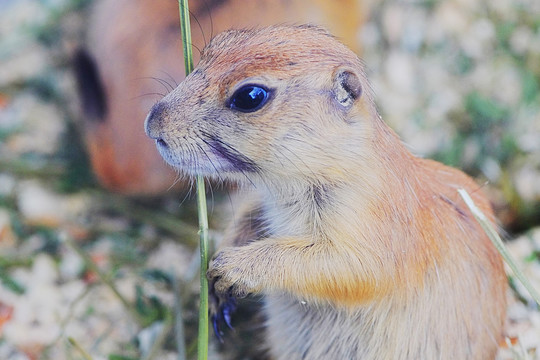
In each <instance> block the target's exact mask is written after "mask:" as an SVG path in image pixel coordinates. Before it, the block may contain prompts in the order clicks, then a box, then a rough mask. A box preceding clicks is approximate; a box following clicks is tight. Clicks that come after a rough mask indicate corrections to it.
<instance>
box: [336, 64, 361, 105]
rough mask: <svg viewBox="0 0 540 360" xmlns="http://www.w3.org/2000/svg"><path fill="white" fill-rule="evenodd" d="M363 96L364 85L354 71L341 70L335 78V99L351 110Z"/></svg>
mask: <svg viewBox="0 0 540 360" xmlns="http://www.w3.org/2000/svg"><path fill="white" fill-rule="evenodd" d="M361 95H362V83H361V82H360V78H359V77H358V76H357V75H356V73H355V72H354V71H353V70H350V69H343V68H340V69H338V70H337V71H336V72H335V76H334V88H333V96H334V99H335V100H336V101H337V102H338V103H339V104H340V105H341V106H343V107H344V108H349V107H351V105H352V104H353V103H354V101H355V100H356V99H358V98H359V97H360V96H361Z"/></svg>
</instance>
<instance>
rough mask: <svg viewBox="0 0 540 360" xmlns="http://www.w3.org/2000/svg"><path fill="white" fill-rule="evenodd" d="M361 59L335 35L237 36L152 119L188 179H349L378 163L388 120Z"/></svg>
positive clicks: (223, 41)
mask: <svg viewBox="0 0 540 360" xmlns="http://www.w3.org/2000/svg"><path fill="white" fill-rule="evenodd" d="M372 99H373V96H372V92H371V90H370V87H369V85H368V82H367V79H366V76H365V74H364V70H363V66H362V64H361V62H360V60H359V59H358V58H357V57H356V55H355V54H354V53H352V51H350V50H349V49H348V48H347V47H345V46H344V45H342V44H341V43H340V42H338V41H337V40H335V39H334V38H333V37H332V36H331V35H330V34H329V33H328V32H326V31H325V30H323V29H321V28H318V27H314V26H306V25H304V26H273V27H268V28H262V29H257V30H230V31H227V32H224V33H221V34H219V35H218V36H216V37H215V38H214V39H213V40H212V41H211V42H210V43H209V44H208V45H207V46H206V47H205V48H204V50H203V52H202V55H201V60H200V62H199V64H198V66H197V68H196V69H195V70H194V71H193V72H192V73H191V74H190V75H189V76H188V77H187V78H186V79H185V80H184V81H183V82H182V83H181V84H180V85H179V86H178V87H177V88H176V89H174V90H173V91H172V92H171V93H170V94H168V95H167V96H165V97H164V98H163V99H162V100H161V101H159V102H158V103H157V104H155V105H154V107H153V108H152V109H151V111H150V113H149V114H148V117H147V119H146V122H145V129H146V133H147V134H148V136H150V137H151V138H153V139H155V140H156V144H157V147H158V149H159V152H160V153H161V155H162V156H163V158H164V159H165V160H166V161H167V162H168V163H169V164H170V165H172V166H173V167H175V168H178V169H180V170H182V171H183V172H185V173H188V174H192V175H194V174H202V175H206V176H214V177H216V176H218V177H219V178H224V179H229V180H236V181H245V180H249V181H250V182H257V181H258V180H260V179H263V180H264V181H265V182H268V181H272V180H277V181H280V182H283V181H284V180H285V181H291V182H294V181H296V182H298V181H306V182H320V181H324V180H332V181H339V180H340V178H341V177H345V176H347V173H348V169H347V168H348V166H349V165H350V161H355V162H357V161H361V159H362V158H368V157H369V150H368V147H370V146H371V144H370V143H371V139H372V134H373V131H374V128H375V126H374V123H375V122H376V119H378V115H377V112H376V109H375V106H374V104H373V100H372Z"/></svg>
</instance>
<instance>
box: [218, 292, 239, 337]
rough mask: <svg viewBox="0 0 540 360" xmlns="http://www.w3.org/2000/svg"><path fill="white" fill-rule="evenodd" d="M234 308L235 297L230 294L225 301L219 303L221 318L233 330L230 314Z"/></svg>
mask: <svg viewBox="0 0 540 360" xmlns="http://www.w3.org/2000/svg"><path fill="white" fill-rule="evenodd" d="M235 310H236V299H235V298H234V297H232V296H229V298H228V299H227V301H226V302H224V303H223V304H221V307H220V312H221V313H222V314H223V320H224V321H225V324H227V327H228V328H229V329H231V330H233V327H232V325H231V315H232V313H233V312H234V311H235Z"/></svg>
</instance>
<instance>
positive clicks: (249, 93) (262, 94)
mask: <svg viewBox="0 0 540 360" xmlns="http://www.w3.org/2000/svg"><path fill="white" fill-rule="evenodd" d="M269 97H270V91H269V90H268V89H266V88H265V87H263V86H259V85H245V86H242V87H241V88H240V89H238V90H236V91H235V92H234V94H233V96H231V99H230V100H229V107H230V108H231V109H233V110H238V111H241V112H244V113H249V112H253V111H257V110H259V109H260V108H262V107H263V106H264V104H266V102H267V101H268V99H269Z"/></svg>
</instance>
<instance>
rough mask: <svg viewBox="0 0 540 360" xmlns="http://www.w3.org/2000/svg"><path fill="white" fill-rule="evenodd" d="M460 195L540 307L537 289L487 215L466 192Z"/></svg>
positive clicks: (461, 192)
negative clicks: (518, 264)
mask: <svg viewBox="0 0 540 360" xmlns="http://www.w3.org/2000/svg"><path fill="white" fill-rule="evenodd" d="M458 192H459V195H461V197H462V198H463V200H464V201H465V204H467V206H468V207H469V209H470V210H471V212H472V214H473V216H474V217H475V219H476V220H477V221H478V222H479V223H480V226H482V229H484V231H485V233H486V234H487V236H488V237H489V239H490V240H491V241H492V242H493V245H495V247H496V248H497V250H498V251H499V253H500V254H501V255H502V257H503V259H504V261H506V263H507V264H508V266H509V267H510V269H512V272H513V273H514V275H515V276H516V277H517V278H518V279H519V281H521V283H522V284H523V286H524V287H525V288H526V289H527V291H528V292H529V294H530V295H531V297H532V298H533V299H534V301H536V303H537V304H538V305H539V306H540V295H539V294H538V292H537V291H536V289H535V288H534V287H533V286H532V285H531V283H530V282H529V280H528V279H527V277H526V276H525V274H523V272H522V271H521V269H520V268H519V267H518V266H517V264H516V262H515V260H514V259H513V258H512V256H511V255H510V253H509V252H508V250H507V249H506V247H505V246H504V243H503V241H502V240H501V237H500V236H499V234H498V233H497V230H495V228H494V227H493V225H491V223H490V222H489V220H488V219H487V217H486V215H484V213H483V212H482V211H480V209H478V207H477V206H476V205H475V204H474V202H473V200H472V199H471V197H470V196H469V194H468V193H467V191H465V190H464V189H458Z"/></svg>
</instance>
